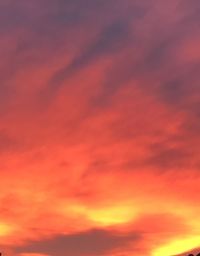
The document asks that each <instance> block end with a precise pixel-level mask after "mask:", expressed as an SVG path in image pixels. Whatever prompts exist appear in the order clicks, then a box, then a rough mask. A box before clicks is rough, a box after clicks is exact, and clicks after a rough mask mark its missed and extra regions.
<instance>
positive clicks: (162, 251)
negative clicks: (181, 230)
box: [152, 236, 200, 256]
mask: <svg viewBox="0 0 200 256" xmlns="http://www.w3.org/2000/svg"><path fill="white" fill-rule="evenodd" d="M199 246H200V236H193V237H189V238H183V239H181V240H177V241H173V242H171V243H169V244H167V245H165V246H163V247H161V248H159V249H157V250H155V251H154V252H153V254H152V256H172V255H177V254H180V253H184V252H186V251H189V250H192V249H194V248H196V247H199Z"/></svg>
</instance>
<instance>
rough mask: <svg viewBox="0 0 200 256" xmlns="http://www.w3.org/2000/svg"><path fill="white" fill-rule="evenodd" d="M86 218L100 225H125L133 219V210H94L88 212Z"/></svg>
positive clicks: (113, 208)
mask: <svg viewBox="0 0 200 256" xmlns="http://www.w3.org/2000/svg"><path fill="white" fill-rule="evenodd" d="M88 217H89V219H91V220H92V221H94V222H97V223H100V224H101V225H103V226H104V225H105V226H107V225H114V224H123V223H127V222H129V221H130V220H132V219H133V217H134V213H133V210H132V209H130V208H128V207H110V208H105V209H97V210H96V209H95V210H90V211H89V212H88Z"/></svg>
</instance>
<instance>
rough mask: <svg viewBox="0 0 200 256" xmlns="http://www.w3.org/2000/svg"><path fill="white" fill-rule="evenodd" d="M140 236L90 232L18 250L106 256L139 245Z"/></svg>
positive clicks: (21, 251) (38, 243)
mask: <svg viewBox="0 0 200 256" xmlns="http://www.w3.org/2000/svg"><path fill="white" fill-rule="evenodd" d="M138 240H140V236H139V235H138V234H137V233H131V234H128V235H120V234H117V233H115V232H111V231H106V230H90V231H87V232H85V233H79V234H74V235H62V236H58V237H55V238H52V239H50V240H46V241H38V242H34V243H30V244H28V245H26V246H24V247H21V248H17V249H16V252H18V253H19V252H20V253H45V254H49V255H52V256H56V255H59V256H65V255H73V256H82V255H87V256H89V255H91V256H93V255H99V256H100V255H104V254H106V253H108V252H110V251H112V250H115V249H119V248H120V247H123V246H128V244H129V243H130V242H133V243H135V242H136V243H137V241H138Z"/></svg>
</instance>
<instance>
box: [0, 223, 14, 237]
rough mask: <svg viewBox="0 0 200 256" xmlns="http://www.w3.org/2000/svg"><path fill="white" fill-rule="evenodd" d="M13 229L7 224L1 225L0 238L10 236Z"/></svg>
mask: <svg viewBox="0 0 200 256" xmlns="http://www.w3.org/2000/svg"><path fill="white" fill-rule="evenodd" d="M12 231H13V228H12V227H11V226H9V225H8V224H6V223H0V237H3V236H6V235H9V234H10V233H12Z"/></svg>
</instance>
